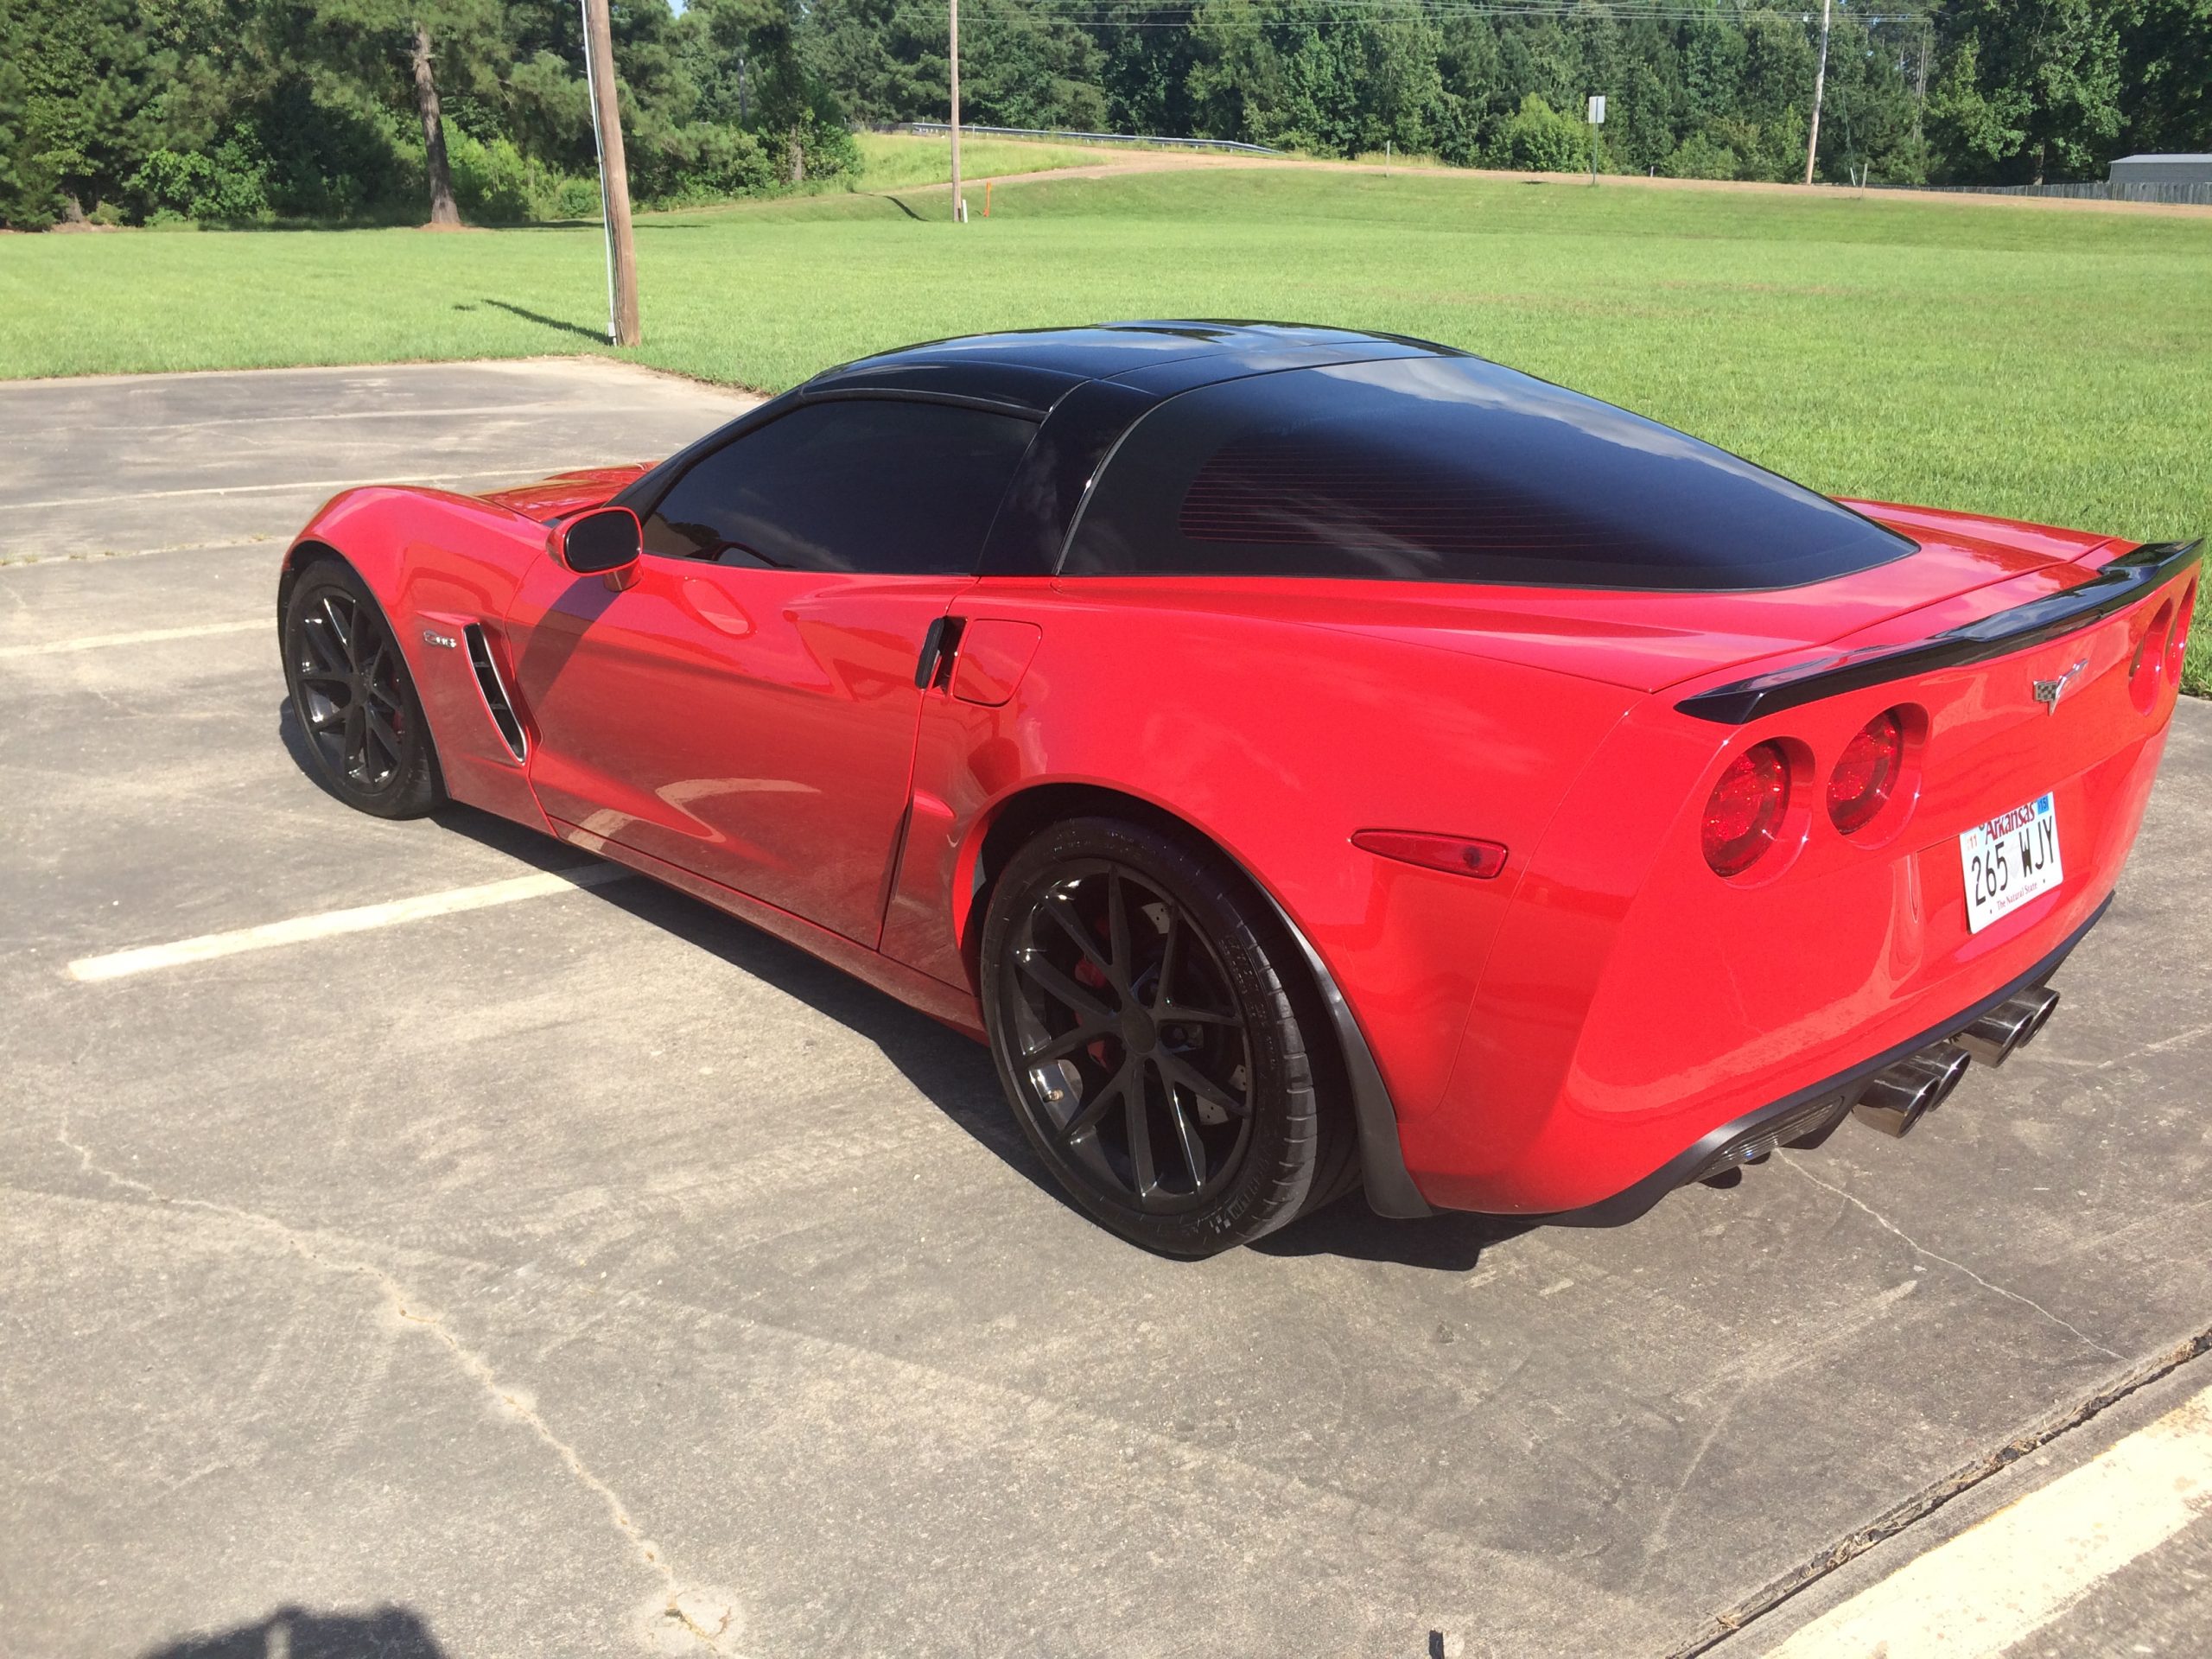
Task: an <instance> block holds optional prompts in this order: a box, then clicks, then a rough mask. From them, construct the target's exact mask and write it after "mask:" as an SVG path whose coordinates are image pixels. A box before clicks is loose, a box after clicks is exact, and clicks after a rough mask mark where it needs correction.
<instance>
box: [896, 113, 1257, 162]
mask: <svg viewBox="0 0 2212 1659" xmlns="http://www.w3.org/2000/svg"><path fill="white" fill-rule="evenodd" d="M873 130H874V131H877V132H912V133H918V134H922V135H925V136H929V135H934V134H937V133H940V132H943V133H950V131H951V130H952V124H951V123H950V122H949V121H894V122H893V123H891V124H888V125H886V126H880V127H876V128H874V129H873ZM960 130H961V131H963V132H976V133H981V134H982V135H983V136H984V137H987V138H1058V139H1062V140H1065V142H1068V143H1080V144H1157V145H1159V146H1160V147H1161V148H1162V149H1232V150H1239V151H1242V152H1243V154H1245V155H1247V156H1280V155H1281V154H1282V151H1281V150H1279V149H1269V148H1268V146H1267V145H1265V144H1243V143H1237V142H1236V140H1235V139H1233V138H1161V137H1153V136H1150V135H1148V134H1145V133H1132V132H1071V131H1068V130H1065V129H1064V128H1060V127H979V126H975V125H972V124H969V123H968V122H966V121H963V122H962V123H961V124H960Z"/></svg>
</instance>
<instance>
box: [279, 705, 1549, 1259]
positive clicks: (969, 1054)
mask: <svg viewBox="0 0 2212 1659" xmlns="http://www.w3.org/2000/svg"><path fill="white" fill-rule="evenodd" d="M277 733H278V735H279V736H280V737H281V738H282V740H283V744H284V747H285V748H286V750H287V751H288V752H289V753H290V754H291V757H292V760H293V761H294V763H295V764H296V765H297V766H299V768H300V770H301V771H302V772H303V773H305V774H306V775H307V776H308V778H309V779H313V780H315V783H316V785H317V786H318V787H320V788H322V789H323V791H324V793H326V794H329V795H331V797H332V798H333V799H336V798H337V797H336V795H335V793H334V791H331V790H330V789H329V788H328V786H327V785H324V784H323V783H322V781H321V774H320V772H318V771H317V769H316V767H315V765H314V763H313V760H312V758H311V757H310V755H309V754H308V747H307V735H306V734H305V732H304V731H303V730H302V728H301V725H300V721H299V719H298V716H297V715H296V714H295V713H294V712H293V709H292V705H291V701H290V699H289V698H287V699H285V701H284V702H283V703H282V704H281V705H280V707H279V709H278V712H277ZM431 817H432V822H434V823H436V824H437V825H438V826H439V828H441V829H444V830H447V831H448V832H449V833H451V834H454V835H457V836H467V838H468V839H469V840H471V841H474V842H478V843H479V844H480V845H482V846H486V847H490V848H493V849H496V850H498V851H499V852H502V853H505V854H506V855H509V856H510V857H512V858H517V859H519V860H521V861H523V862H524V863H527V864H530V865H532V866H534V867H536V868H538V869H542V870H572V869H575V868H579V867H580V866H581V865H582V864H584V863H586V862H588V859H587V857H586V855H584V854H583V853H582V851H581V850H580V849H576V848H575V847H571V846H569V844H568V843H566V842H559V841H556V840H554V839H553V838H552V837H551V836H549V835H546V834H544V833H543V831H541V830H537V829H528V828H525V827H524V825H522V824H518V823H513V822H512V821H510V820H508V819H506V818H502V817H497V816H495V815H494V814H493V813H489V812H485V811H481V810H478V809H477V808H475V807H473V806H462V805H460V804H448V805H446V806H442V807H440V808H439V809H438V810H436V811H435V813H433V814H432V815H431ZM580 891H581V892H583V893H588V894H589V895H590V896H591V897H592V898H594V899H597V900H598V901H599V902H601V904H607V905H612V906H614V907H615V908H616V909H618V910H621V911H623V912H626V913H628V914H629V915H632V916H634V917H636V918H638V919H639V920H640V921H643V922H648V923H650V924H651V925H653V926H655V927H658V928H659V929H661V930H662V931H664V932H667V933H671V934H673V935H675V937H677V938H679V939H682V940H683V942H684V943H685V944H689V945H690V946H692V947H693V948H694V949H695V950H704V951H707V952H708V953H709V954H710V955H712V956H715V957H719V958H720V959H721V960H722V961H723V962H726V963H729V964H730V965H731V966H732V967H734V968H736V969H741V970H742V971H743V972H745V973H747V974H750V975H751V976H753V977H754V978H755V979H758V980H760V981H762V982H765V983H766V984H769V985H772V986H773V987H775V988H776V989H778V990H779V991H781V992H782V993H783V994H784V995H786V996H789V997H791V998H793V999H795V1000H796V1001H801V1002H804V1003H805V1004H806V1005H807V1006H808V1007H810V1008H813V1009H814V1010H815V1011H816V1012H817V1013H818V1014H823V1015H825V1016H827V1017H828V1018H829V1019H832V1020H836V1021H837V1022H838V1023H839V1024H841V1025H842V1026H844V1027H847V1028H848V1029H849V1030H851V1031H855V1032H857V1033H860V1034H861V1036H862V1037H865V1038H867V1039H868V1041H870V1042H872V1043H874V1045H875V1046H876V1047H877V1048H879V1049H880V1050H881V1051H882V1052H883V1055H884V1058H887V1059H888V1060H889V1061H890V1062H891V1063H892V1064H893V1065H895V1066H897V1067H898V1068H899V1072H900V1073H901V1074H902V1075H903V1076H904V1077H906V1080H907V1081H908V1082H909V1083H911V1084H913V1086H914V1087H915V1088H916V1089H917V1090H919V1091H920V1092H921V1093H922V1094H923V1095H924V1096H926V1097H927V1098H928V1100H929V1101H930V1103H931V1104H932V1105H934V1106H935V1107H936V1108H937V1109H938V1110H939V1111H941V1112H943V1113H944V1115H945V1116H947V1117H949V1118H950V1119H951V1120H952V1121H953V1122H955V1123H957V1124H958V1125H959V1126H960V1127H961V1128H963V1130H965V1131H966V1132H967V1133H968V1134H969V1135H970V1136H972V1137H973V1138H974V1139H975V1140H976V1141H977V1142H978V1143H979V1144H981V1145H982V1146H983V1147H987V1148H988V1150H989V1151H991V1152H992V1153H993V1154H995V1155H996V1156H997V1157H998V1158H999V1159H1000V1160H1001V1161H1002V1162H1003V1163H1005V1165H1006V1166H1007V1168H1008V1169H1010V1170H1012V1171H1014V1173H1016V1174H1019V1175H1020V1177H1021V1178H1022V1179H1024V1180H1027V1181H1028V1182H1029V1183H1030V1184H1031V1185H1033V1186H1035V1187H1036V1188H1037V1189H1038V1190H1039V1192H1045V1193H1047V1194H1049V1195H1050V1196H1051V1197H1052V1199H1053V1201H1054V1202H1055V1203H1058V1204H1060V1205H1065V1206H1066V1207H1067V1208H1069V1209H1070V1210H1073V1209H1074V1208H1075V1205H1073V1204H1072V1203H1071V1201H1070V1200H1069V1198H1067V1195H1066V1194H1065V1193H1064V1192H1061V1190H1060V1187H1059V1184H1058V1182H1057V1181H1055V1180H1054V1179H1052V1175H1051V1174H1050V1173H1048V1172H1047V1171H1046V1168H1045V1166H1043V1165H1042V1164H1040V1163H1039V1162H1038V1160H1037V1156H1036V1154H1034V1153H1033V1152H1032V1151H1031V1150H1030V1149H1029V1144H1028V1142H1027V1141H1024V1140H1023V1139H1022V1138H1021V1132H1020V1129H1018V1128H1015V1127H1014V1121H1013V1119H1012V1117H1011V1116H1010V1115H1009V1113H1008V1110H1007V1104H1006V1098H1005V1096H1003V1095H1002V1094H1001V1092H1000V1090H999V1082H998V1077H997V1074H996V1072H995V1071H994V1069H993V1067H992V1065H991V1059H990V1055H989V1053H988V1052H987V1051H986V1050H985V1049H984V1047H983V1046H982V1044H980V1043H978V1042H976V1041H975V1040H974V1039H971V1038H969V1037H967V1036H964V1035H963V1034H962V1033H958V1032H956V1031H953V1030H950V1028H948V1027H944V1026H941V1025H939V1024H938V1022H937V1021H936V1020H932V1019H931V1018H930V1017H929V1016H928V1015H926V1014H919V1013H917V1012H916V1011H915V1010H914V1009H912V1008H910V1007H907V1006H906V1004H905V1003H903V1002H901V1001H898V1000H897V999H896V998H895V997H892V996H889V995H886V994H885V993H883V992H881V991H879V990H877V989H876V988H874V986H872V985H868V984H866V983H864V982H861V981H860V980H858V979H855V978H854V977H853V976H851V975H849V974H848V973H846V972H844V971H843V970H842V969H837V968H833V967H831V966H830V965H829V963H826V962H823V961H822V960H820V959H819V958H818V957H813V956H810V955H809V954H808V953H807V952H806V951H804V950H800V949H799V948H798V946H797V945H794V944H785V942H784V941H783V940H781V939H779V938H776V937H775V935H773V934H772V933H767V932H764V931H761V930H760V929H759V928H757V927H754V926H753V925H751V924H749V923H747V922H741V921H740V920H738V919H737V918H735V917H734V916H730V915H727V914H725V913H724V912H721V911H719V910H716V909H715V908H714V907H713V906H711V905H709V904H706V903H704V902H703V901H702V900H700V899H693V898H691V897H690V895H689V894H686V893H678V892H677V891H676V890H675V889H674V888H672V887H663V886H662V885H661V884H660V883H658V882H657V881H653V880H647V879H645V878H643V877H640V878H639V879H638V880H631V881H615V882H610V883H608V884H607V885H606V886H604V887H587V888H582V889H580ZM1528 1230H1529V1229H1528V1228H1527V1227H1526V1226H1523V1225H1521V1224H1515V1223H1511V1222H1503V1221H1499V1220H1497V1219H1495V1218H1492V1217H1480V1216H1465V1215H1441V1216H1436V1217H1431V1218H1429V1219H1428V1220H1426V1221H1390V1220H1386V1219H1384V1218H1383V1217H1380V1216H1377V1215H1376V1214H1375V1213H1374V1212H1373V1211H1370V1209H1369V1208H1368V1207H1367V1205H1366V1202H1365V1200H1364V1199H1363V1198H1362V1197H1361V1196H1360V1195H1359V1194H1358V1193H1357V1192H1354V1193H1352V1194H1351V1195H1350V1196H1348V1197H1346V1198H1342V1199H1339V1200H1338V1202H1337V1203H1335V1204H1333V1205H1330V1206H1329V1207H1328V1208H1327V1209H1326V1210H1325V1211H1321V1212H1320V1213H1319V1215H1313V1216H1308V1217H1306V1218H1305V1219H1304V1220H1303V1221H1300V1222H1299V1223H1298V1224H1296V1225H1294V1226H1292V1227H1288V1228H1286V1229H1285V1230H1283V1231H1281V1232H1280V1233H1275V1234H1273V1235H1271V1236H1268V1237H1267V1238H1263V1239H1262V1240H1260V1241H1259V1243H1256V1244H1255V1245H1254V1246H1253V1247H1252V1248H1253V1249H1256V1250H1260V1251H1262V1252H1264V1253H1265V1254H1267V1255H1283V1256H1294V1255H1335V1256H1343V1257H1346V1258H1349V1259H1352V1260H1357V1261H1363V1262H1395V1263H1397V1264H1398V1265H1400V1266H1403V1267H1414V1268H1434V1269H1437V1270H1440V1271H1443V1272H1452V1273H1458V1272H1464V1271H1465V1270H1466V1269H1468V1268H1472V1267H1473V1266H1474V1265H1475V1264H1476V1262H1478V1260H1479V1259H1480V1257H1481V1255H1482V1253H1483V1252H1484V1250H1486V1249H1490V1248H1491V1246H1492V1245H1495V1244H1497V1243H1502V1242H1503V1241H1504V1240H1506V1239H1509V1238H1512V1237H1515V1236H1518V1235H1519V1234H1521V1233H1523V1232H1526V1231H1528Z"/></svg>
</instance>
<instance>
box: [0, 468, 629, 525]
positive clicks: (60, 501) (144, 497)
mask: <svg viewBox="0 0 2212 1659" xmlns="http://www.w3.org/2000/svg"><path fill="white" fill-rule="evenodd" d="M608 464H609V465H610V466H620V465H621V464H622V463H621V462H620V461H612V462H609V463H608ZM533 476H535V474H533V473H532V471H531V468H530V467H528V466H527V465H524V466H521V467H500V468H499V469H498V470H497V471H495V472H488V473H414V474H404V475H402V476H399V477H396V478H372V479H363V478H302V479H296V480H293V481H292V482H291V483H289V484H206V485H201V486H198V487H197V488H194V489H189V490H124V491H120V492H117V491H110V492H108V493H104V494H99V495H65V496H60V497H57V498H56V499H54V500H52V501H0V512H29V511H31V510H32V509H33V508H34V507H81V506H84V505H87V504H89V503H92V502H95V501H96V502H99V504H100V505H103V506H106V505H112V504H114V503H115V502H118V501H167V500H170V499H174V498H175V497H177V496H181V495H282V494H283V493H285V492H286V491H288V490H289V491H299V490H350V489H353V488H356V487H357V486H360V485H363V484H461V483H466V482H467V481H468V480H471V479H485V478H521V479H528V478H531V477H533Z"/></svg>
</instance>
